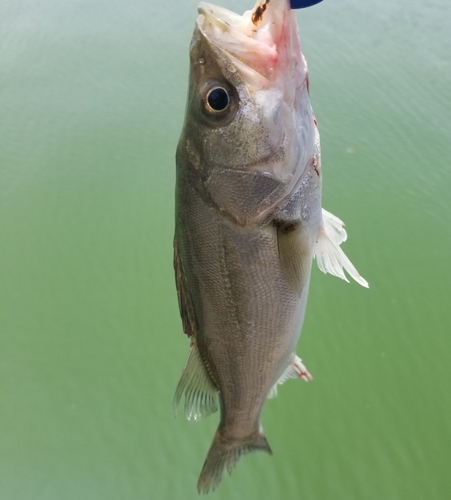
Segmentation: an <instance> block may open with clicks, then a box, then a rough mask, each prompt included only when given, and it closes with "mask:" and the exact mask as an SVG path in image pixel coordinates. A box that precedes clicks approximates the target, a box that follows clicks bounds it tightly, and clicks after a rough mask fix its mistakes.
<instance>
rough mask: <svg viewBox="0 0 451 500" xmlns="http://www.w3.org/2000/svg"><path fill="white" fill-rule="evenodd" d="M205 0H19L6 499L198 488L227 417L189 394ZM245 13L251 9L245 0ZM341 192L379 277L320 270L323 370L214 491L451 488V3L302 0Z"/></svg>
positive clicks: (8, 166) (333, 181) (234, 3)
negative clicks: (185, 269)
mask: <svg viewBox="0 0 451 500" xmlns="http://www.w3.org/2000/svg"><path fill="white" fill-rule="evenodd" d="M196 3H197V0H187V1H185V2H178V1H176V0H169V1H168V2H165V3H162V2H156V1H154V0H150V1H149V0H147V1H144V0H131V1H127V2H125V1H122V2H120V1H118V0H109V1H106V0H66V1H61V0H24V1H21V2H19V1H13V0H3V1H2V2H0V176H1V177H0V308H1V310H0V328H1V338H0V499H1V500H124V499H127V500H146V499H152V500H153V499H156V500H172V499H177V500H178V499H183V500H185V499H187V500H189V499H195V498H197V493H196V490H195V485H196V481H197V476H198V474H199V471H200V469H201V466H202V464H203V460H204V458H205V454H206V452H207V449H208V447H209V445H210V441H211V439H212V436H213V433H214V430H215V428H216V425H217V416H216V415H215V416H213V417H210V418H209V419H207V420H205V421H202V422H200V423H197V422H186V421H184V420H183V419H182V417H181V416H179V418H177V419H174V417H173V415H172V396H173V392H174V389H175V386H176V383H177V381H178V378H179V375H180V372H181V369H182V366H183V363H184V360H185V356H186V353H187V349H188V341H187V339H186V338H185V337H184V335H183V334H182V328H181V322H180V319H179V316H178V309H177V301H176V293H175V287H174V283H173V271H172V248H171V245H172V233H173V203H174V202H173V190H174V177H175V175H174V152H175V147H176V143H177V139H178V135H179V133H180V129H181V124H182V120H183V114H184V105H185V93H186V85H187V71H188V57H187V51H188V45H189V40H190V36H191V32H192V28H193V24H194V19H195V16H196ZM222 4H223V5H224V6H226V7H229V8H231V9H233V10H235V11H238V12H240V11H244V10H246V9H248V8H250V7H251V6H252V2H251V3H249V2H244V0H224V1H223V2H222ZM298 17H299V22H300V29H301V38H302V43H303V48H304V51H305V53H306V56H307V58H308V61H309V67H310V75H311V77H310V80H311V93H312V101H313V106H314V109H315V112H316V115H317V117H318V121H319V124H320V131H321V134H322V148H323V169H324V206H325V207H326V208H327V209H328V210H330V211H331V212H333V213H334V214H336V215H338V216H339V217H340V218H342V219H343V220H344V221H345V222H346V224H347V229H348V233H349V241H348V242H347V243H345V246H344V249H345V251H346V252H347V254H348V256H349V257H350V258H351V260H352V261H353V263H354V264H355V265H356V267H357V268H358V269H359V271H360V272H361V273H362V275H363V276H364V277H365V278H366V279H367V280H368V281H369V283H370V289H369V290H365V289H363V288H361V287H359V286H358V285H356V284H355V283H352V284H346V283H344V282H342V281H341V280H339V279H337V278H334V277H331V276H325V275H323V274H321V273H320V272H319V271H318V270H317V269H315V270H314V272H313V276H312V285H311V293H310V298H309V305H308V309H307V317H306V323H305V327H304V331H303V334H302V337H301V341H300V344H299V348H298V353H299V354H300V355H301V356H302V358H303V359H304V361H305V363H306V365H307V366H308V368H309V370H310V371H311V372H312V374H313V375H314V377H315V380H314V381H313V382H311V383H309V384H305V383H303V382H301V381H299V382H298V381H291V382H288V383H287V384H285V385H284V386H283V387H282V388H281V389H280V391H279V396H278V398H277V399H275V400H272V401H269V402H268V404H267V406H266V407H265V411H264V415H263V424H264V427H265V432H266V435H267V438H268V441H269V442H270V445H271V447H272V449H273V452H274V455H273V456H272V457H270V456H266V455H264V454H257V453H256V454H253V455H249V456H246V457H244V458H243V459H242V460H241V461H240V463H239V464H238V466H237V468H236V469H235V470H234V472H233V474H232V476H231V477H226V478H225V479H224V481H223V483H222V484H221V486H220V488H219V489H218V490H217V491H216V492H215V493H214V494H213V495H211V498H214V499H218V500H219V499H222V500H226V499H227V500H229V499H234V500H235V499H237V500H238V499H249V500H252V499H259V500H261V499H267V500H272V499H275V498H283V499H285V500H295V499H305V500H341V499H346V500H354V499H355V500H380V499H384V500H385V499H390V500H416V499H418V500H419V499H421V500H423V499H433V500H447V499H449V498H451V473H450V459H451V456H450V448H451V415H450V411H451V392H450V381H451V377H450V375H449V356H450V348H451V340H450V321H451V308H450V305H449V297H450V294H449V283H450V278H451V272H450V264H449V258H450V247H451V231H450V222H451V209H450V201H449V192H450V188H451V182H450V181H451V173H450V172H451V169H450V166H449V162H450V157H451V93H450V89H451V56H450V54H451V23H450V19H451V3H450V2H449V1H448V0H431V1H430V2H424V1H423V2H421V1H420V0H397V1H393V0H381V1H380V2H362V1H359V0H334V1H331V0H325V1H324V2H323V3H322V4H320V5H318V6H316V7H312V8H311V9H307V10H305V11H302V12H300V13H299V16H298Z"/></svg>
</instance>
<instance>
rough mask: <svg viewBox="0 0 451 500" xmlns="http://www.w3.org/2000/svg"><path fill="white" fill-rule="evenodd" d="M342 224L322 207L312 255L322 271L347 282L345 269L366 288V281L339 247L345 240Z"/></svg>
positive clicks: (345, 235)
mask: <svg viewBox="0 0 451 500" xmlns="http://www.w3.org/2000/svg"><path fill="white" fill-rule="evenodd" d="M343 226H344V223H343V221H341V220H340V219H339V218H338V217H335V215H332V214H331V213H329V212H327V211H326V210H324V209H323V225H322V227H321V228H320V229H319V231H318V234H317V235H316V241H315V248H314V256H315V257H316V261H317V263H318V267H319V268H320V269H321V271H323V273H330V274H333V275H334V276H338V277H339V278H341V279H343V280H345V281H347V282H348V283H349V280H348V279H347V278H346V275H345V273H344V271H343V270H345V271H346V272H347V273H348V274H349V276H351V278H352V279H354V280H355V281H357V283H359V284H360V285H362V286H364V287H366V288H368V283H367V281H366V280H365V279H364V278H362V276H360V274H359V273H358V271H357V269H356V268H355V267H354V266H353V265H352V263H351V261H350V260H349V259H348V258H347V257H346V255H345V254H344V252H343V250H342V249H341V248H340V244H341V243H343V241H346V238H347V234H346V231H345V229H344V228H343Z"/></svg>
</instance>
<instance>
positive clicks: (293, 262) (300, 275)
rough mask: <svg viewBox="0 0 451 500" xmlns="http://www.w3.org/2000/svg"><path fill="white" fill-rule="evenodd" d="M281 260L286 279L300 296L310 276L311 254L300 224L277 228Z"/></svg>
mask: <svg viewBox="0 0 451 500" xmlns="http://www.w3.org/2000/svg"><path fill="white" fill-rule="evenodd" d="M277 244H278V250H279V260H280V265H281V267H282V271H283V274H284V276H285V279H286V280H287V282H288V283H289V285H290V287H291V288H292V290H293V291H294V292H296V293H298V294H299V295H300V294H301V292H302V289H303V288H304V285H305V282H306V280H307V278H308V275H309V270H310V262H311V260H310V259H311V253H310V248H309V244H308V242H307V239H306V234H305V232H304V231H303V230H302V227H301V226H300V225H299V224H295V223H293V224H284V225H281V226H278V227H277Z"/></svg>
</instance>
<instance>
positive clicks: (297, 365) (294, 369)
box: [268, 354, 313, 399]
mask: <svg viewBox="0 0 451 500" xmlns="http://www.w3.org/2000/svg"><path fill="white" fill-rule="evenodd" d="M289 378H302V379H304V380H305V381H306V382H308V381H309V380H313V377H312V376H311V375H310V373H309V371H308V370H307V368H306V367H305V365H304V363H303V362H302V359H301V358H299V357H298V356H296V354H293V355H292V358H291V362H290V364H289V365H288V366H287V368H286V369H285V371H284V372H283V373H282V376H281V377H280V378H279V380H278V381H277V382H276V383H275V384H274V385H273V386H272V388H271V390H270V391H269V393H268V398H269V399H271V398H275V397H276V396H277V386H278V385H281V384H283V383H284V382H286V381H287V380H288V379H289Z"/></svg>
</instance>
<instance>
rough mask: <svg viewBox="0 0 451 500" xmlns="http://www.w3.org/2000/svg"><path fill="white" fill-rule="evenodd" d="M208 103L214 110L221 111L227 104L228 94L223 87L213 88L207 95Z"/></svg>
mask: <svg viewBox="0 0 451 500" xmlns="http://www.w3.org/2000/svg"><path fill="white" fill-rule="evenodd" d="M207 101H208V104H209V106H210V108H211V109H213V110H214V111H223V110H224V109H226V107H227V105H228V104H229V95H228V94H227V92H226V91H225V90H224V89H221V88H217V89H213V90H212V91H211V92H210V93H209V94H208V97H207Z"/></svg>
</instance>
